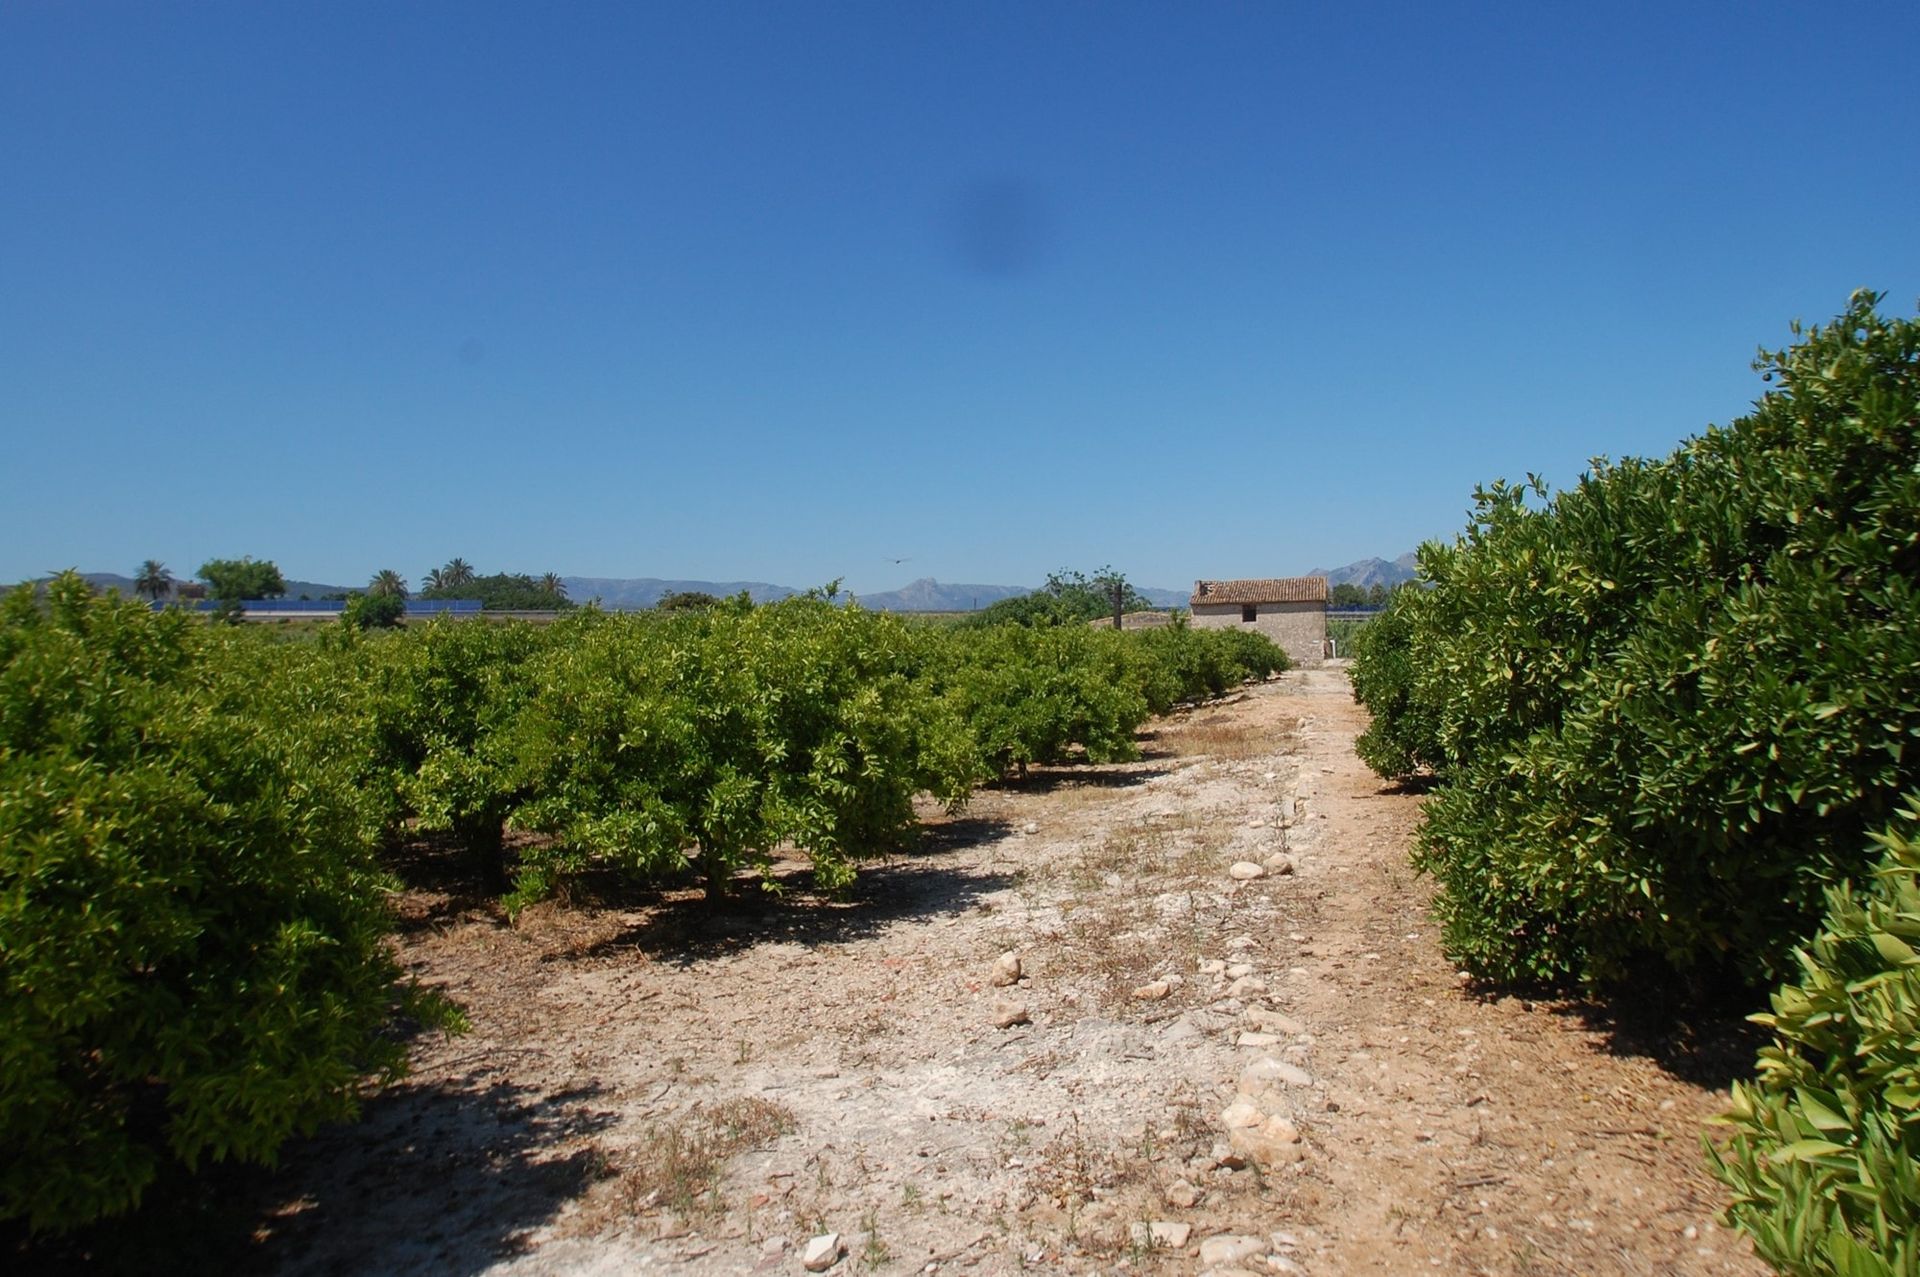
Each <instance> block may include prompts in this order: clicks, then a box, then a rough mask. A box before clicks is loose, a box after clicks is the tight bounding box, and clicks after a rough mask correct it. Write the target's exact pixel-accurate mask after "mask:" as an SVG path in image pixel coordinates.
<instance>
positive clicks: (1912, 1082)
mask: <svg viewBox="0 0 1920 1277" xmlns="http://www.w3.org/2000/svg"><path fill="white" fill-rule="evenodd" d="M1878 300H1879V299H1878V298H1877V297H1875V296H1873V295H1871V294H1859V295H1856V296H1855V298H1854V299H1853V301H1852V303H1851V304H1850V305H1849V307H1848V309H1847V311H1846V312H1845V313H1844V314H1843V315H1841V316H1840V317H1839V318H1838V319H1836V320H1835V321H1834V322H1833V323H1831V324H1829V325H1827V326H1825V327H1820V328H1815V329H1812V330H1811V331H1809V332H1806V333H1804V334H1803V335H1802V336H1801V339H1800V340H1799V342H1798V343H1797V344H1796V345H1794V346H1793V347H1792V348H1791V349H1789V350H1786V351H1782V352H1775V353H1767V354H1764V355H1763V356H1762V359H1761V361H1760V363H1759V365H1758V367H1759V368H1760V369H1761V370H1762V371H1763V372H1764V373H1765V376H1766V380H1767V381H1768V382H1770V383H1771V389H1769V391H1768V392H1767V393H1766V395H1765V396H1764V397H1763V398H1762V399H1761V401H1760V402H1759V404H1758V405H1757V406H1756V407H1755V409H1754V411H1753V412H1752V413H1751V414H1750V415H1748V416H1747V417H1744V418H1742V419H1741V420H1739V421H1736V422H1735V423H1733V424H1732V425H1731V426H1729V427H1727V428H1725V429H1713V430H1709V431H1708V432H1707V433H1706V434H1705V435H1703V436H1702V437H1700V438H1697V439H1693V440H1691V441H1689V442H1687V443H1686V444H1685V445H1683V446H1682V447H1681V448H1680V449H1679V450H1678V451H1676V452H1675V453H1673V454H1672V455H1671V456H1669V457H1667V458H1664V459H1661V460H1654V461H1647V460H1638V459H1628V460H1625V461H1621V462H1618V463H1596V464H1595V467H1594V469H1593V471H1592V472H1591V473H1590V474H1588V475H1586V476H1584V477H1583V478H1582V479H1581V480H1580V482H1579V483H1578V484H1577V485H1575V486H1574V487H1573V488H1571V489H1568V490H1565V491H1562V492H1558V493H1550V492H1548V491H1547V489H1546V488H1545V486H1544V485H1542V484H1540V483H1539V482H1538V481H1537V480H1529V482H1528V483H1527V484H1525V485H1510V484H1504V483H1501V484H1495V485H1493V486H1492V487H1490V488H1488V489H1485V490H1483V491H1481V492H1479V493H1477V494H1476V498H1475V499H1476V507H1477V508H1476V510H1475V513H1474V518H1473V522H1472V523H1471V525H1470V526H1469V527H1468V528H1467V529H1466V531H1465V533H1464V534H1463V535H1462V536H1461V537H1460V538H1459V539H1458V540H1456V541H1455V542H1454V543H1453V544H1452V545H1440V544H1433V545H1428V546H1425V547H1423V548H1422V549H1421V552H1420V571H1421V575H1422V577H1423V578H1424V580H1425V582H1426V583H1427V585H1428V586H1429V588H1426V589H1413V590H1402V591H1399V592H1397V593H1396V594H1395V595H1394V597H1393V601H1392V604H1391V605H1390V607H1389V608H1388V610H1387V611H1386V613H1385V614H1384V615H1383V616H1381V617H1380V618H1379V619H1377V620H1376V621H1374V622H1373V623H1372V624H1371V625H1369V626H1368V627H1367V628H1366V629H1365V630H1364V631H1363V632H1362V634H1361V635H1360V637H1359V640H1358V644H1357V646H1358V652H1357V662H1356V665H1355V668H1354V691H1355V695H1356V696H1358V697H1359V698H1360V699H1361V700H1363V701H1365V702H1366V704H1367V705H1368V707H1369V708H1370V709H1371V710H1372V711H1373V715H1374V721H1373V724H1372V726H1371V727H1370V728H1369V730H1368V731H1367V732H1366V734H1365V735H1364V736H1363V737H1362V738H1361V740H1360V751H1361V754H1362V757H1363V758H1365V759H1366V761H1367V762H1368V763H1369V764H1371V765H1372V766H1373V767H1374V768H1375V770H1377V771H1379V772H1380V773H1381V774H1383V775H1388V776H1397V775H1405V774H1409V773H1414V772H1427V773H1430V774H1431V775H1432V776H1433V777H1434V779H1435V780H1436V781H1437V786H1436V791H1435V793H1434V795H1433V797H1432V799H1431V800H1430V801H1429V802H1428V803H1427V805H1426V808H1425V811H1424V821H1423V827H1422V829H1421V831H1420V834H1419V842H1418V849H1417V855H1416V859H1417V863H1418V865H1419V866H1420V867H1421V868H1422V869H1424V870H1426V871H1427V872H1429V873H1432V874H1433V875H1434V876H1435V877H1436V878H1437V879H1438V882H1439V885H1440V893H1439V896H1438V902H1437V908H1438V911H1439V914H1440V917H1441V919H1442V922H1443V924H1444V929H1445V938H1446V943H1447V947H1448V950H1449V952H1450V953H1451V955H1452V956H1453V957H1454V958H1455V959H1456V960H1457V961H1459V962H1460V963H1462V964H1463V965H1465V966H1467V967H1469V968H1471V969H1472V970H1474V971H1476V972H1478V973H1479V974H1481V975H1483V976H1486V977H1489V978H1492V979H1495V980H1502V981H1536V980H1546V981H1555V980H1563V979H1573V980H1580V981H1585V982H1588V983H1593V984H1618V983H1625V984H1626V985H1627V986H1628V987H1629V988H1631V989H1636V990H1637V989H1639V988H1643V987H1660V986H1662V985H1666V984H1670V983H1672V982H1673V977H1674V975H1675V974H1676V973H1678V974H1680V975H1682V976H1689V977H1697V976H1699V975H1701V974H1703V973H1711V972H1716V971H1724V972H1731V973H1733V974H1735V975H1737V976H1739V977H1742V978H1744V979H1745V980H1747V981H1749V982H1751V983H1753V984H1756V985H1761V984H1773V983H1775V982H1778V981H1783V980H1784V981H1785V983H1784V984H1783V985H1782V987H1781V988H1780V990H1779V992H1778V993H1777V994H1776V995H1775V997H1774V1014H1773V1016H1772V1017H1770V1022H1771V1023H1772V1024H1773V1025H1774V1027H1775V1029H1776V1033H1777V1039H1776V1042H1775V1045H1774V1046H1773V1047H1771V1048H1769V1050H1768V1053H1767V1054H1766V1055H1764V1056H1763V1058H1762V1071H1761V1076H1760V1078H1759V1080H1758V1081H1757V1082H1756V1083H1755V1084H1754V1085H1753V1086H1752V1087H1750V1088H1743V1090H1742V1091H1741V1093H1740V1094H1739V1096H1738V1097H1737V1100H1738V1103H1737V1105H1736V1110H1735V1114H1734V1122H1735V1128H1736V1132H1737V1134H1736V1139H1735V1141H1734V1144H1733V1146H1732V1148H1731V1150H1730V1151H1729V1153H1728V1154H1727V1155H1726V1156H1725V1157H1724V1158H1722V1159H1718V1160H1717V1161H1716V1165H1717V1167H1718V1168H1719V1170H1720V1171H1721V1173H1722V1174H1723V1176H1724V1177H1726V1178H1727V1180H1728V1182H1729V1183H1730V1184H1731V1185H1732V1186H1733V1187H1734V1189H1735V1191H1736V1194H1737V1196H1736V1204H1735V1208H1734V1214H1735V1219H1736V1221H1737V1222H1738V1223H1739V1224H1740V1225H1741V1226H1742V1227H1744V1228H1746V1229H1747V1230H1748V1231H1749V1232H1750V1233H1751V1234H1752V1235H1753V1236H1754V1238H1755V1242H1756V1245H1757V1246H1758V1247H1759V1248H1760V1250H1761V1252H1762V1253H1763V1254H1765V1255H1766V1256H1767V1258H1769V1259H1770V1260H1772V1261H1773V1262H1775V1263H1776V1264H1779V1265H1781V1266H1782V1267H1783V1268H1785V1269H1787V1270H1788V1271H1791V1272H1821V1273H1827V1272H1834V1273H1847V1274H1857V1273H1894V1272H1900V1273H1908V1272H1913V1271H1915V1265H1916V1263H1920V1253H1917V1252H1916V1250H1915V1243H1914V1239H1915V1237H1916V1235H1920V1234H1917V1233H1916V1229H1920V1178H1917V1177H1916V1175H1915V1173H1914V1170H1913V1168H1914V1166H1915V1164H1916V1162H1915V1159H1916V1157H1920V1014H1917V1009H1920V956H1916V950H1917V948H1920V914H1916V913H1914V912H1913V907H1914V906H1913V901H1914V900H1915V898H1916V897H1915V895H1914V889H1913V875H1914V873H1915V871H1916V869H1920V856H1917V855H1916V849H1915V839H1914V829H1915V821H1916V815H1915V808H1914V805H1913V804H1914V803H1915V801H1916V799H1915V795H1916V794H1917V793H1920V321H1916V320H1900V319H1889V318H1886V317H1884V316H1882V315H1881V314H1879V313H1878V310H1877V304H1878ZM1847 883H1853V884H1861V885H1859V886H1858V887H1857V888H1856V887H1847V886H1845V885H1844V884H1847Z"/></svg>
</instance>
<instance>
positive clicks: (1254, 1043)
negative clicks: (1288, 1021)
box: [1233, 1033, 1281, 1050]
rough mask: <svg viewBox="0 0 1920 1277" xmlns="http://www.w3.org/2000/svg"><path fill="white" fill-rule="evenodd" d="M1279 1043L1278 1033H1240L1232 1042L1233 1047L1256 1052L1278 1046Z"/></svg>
mask: <svg viewBox="0 0 1920 1277" xmlns="http://www.w3.org/2000/svg"><path fill="white" fill-rule="evenodd" d="M1280 1042H1281V1037H1280V1035H1279V1034H1278V1033H1242V1034H1241V1035H1240V1036H1239V1037H1237V1038H1235V1039H1234V1040H1233V1044H1234V1045H1235V1046H1244V1047H1250V1048H1254V1049H1256V1050H1265V1049H1266V1048H1267V1047H1270V1046H1279V1045H1280Z"/></svg>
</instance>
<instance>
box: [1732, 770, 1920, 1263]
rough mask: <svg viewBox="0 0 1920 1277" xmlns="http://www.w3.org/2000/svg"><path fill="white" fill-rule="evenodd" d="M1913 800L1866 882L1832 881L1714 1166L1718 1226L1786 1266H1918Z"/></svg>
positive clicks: (1918, 961) (1919, 1103) (1918, 808)
mask: <svg viewBox="0 0 1920 1277" xmlns="http://www.w3.org/2000/svg"><path fill="white" fill-rule="evenodd" d="M1917 826H1920V800H1916V799H1915V798H1913V797H1909V798H1908V800H1907V803H1906V806H1905V807H1904V808H1903V809H1902V810H1901V811H1900V813H1899V814H1898V816H1897V818H1896V820H1895V823H1894V825H1893V827H1892V828H1890V829H1888V830H1887V831H1885V832H1883V833H1881V834H1879V835H1877V841H1878V842H1879V843H1880V844H1881V845H1882V846H1883V847H1884V849H1885V853H1884V856H1883V858H1882V859H1881V861H1880V863H1879V865H1878V867H1877V868H1876V870H1875V871H1874V874H1873V878H1872V880H1871V882H1870V883H1869V885H1868V886H1867V887H1866V888H1865V890H1863V891H1858V892H1856V891H1854V890H1853V889H1852V888H1851V887H1849V886H1847V885H1845V884H1843V885H1841V886H1839V887H1835V888H1831V889H1829V891H1828V892H1827V896H1826V899H1827V914H1826V919H1825V921H1824V922H1823V923H1822V925H1821V927H1820V930H1819V932H1818V934H1816V935H1815V936H1814V937H1813V939H1812V941H1811V942H1810V943H1808V944H1807V945H1805V946H1803V947H1802V948H1800V949H1798V950H1796V951H1795V958H1796V959H1797V961H1798V964H1799V967H1800V972H1801V973H1800V976H1799V978H1798V979H1797V980H1796V981H1794V982H1792V983H1790V984H1787V985H1786V986H1784V987H1783V988H1781V989H1780V990H1779V991H1778V992H1776V993H1775V994H1774V995H1773V1013H1772V1014H1771V1015H1758V1016H1755V1017H1753V1018H1754V1019H1755V1020H1757V1021H1759V1022H1760V1023H1762V1024H1765V1025H1767V1026H1769V1027H1770V1028H1771V1029H1772V1030H1773V1035H1774V1040H1773V1043H1772V1045H1770V1046H1768V1047H1766V1048H1765V1049H1764V1050H1762V1051H1761V1053H1760V1060H1759V1077H1758V1079H1757V1080H1756V1081H1754V1082H1753V1083H1751V1084H1748V1085H1742V1084H1738V1083H1736V1084H1735V1086H1734V1088H1733V1102H1732V1106H1731V1111H1730V1112H1728V1113H1727V1114H1726V1115H1725V1117H1723V1118H1722V1119H1721V1120H1722V1122H1723V1123H1725V1124H1726V1125H1728V1126H1731V1127H1732V1128H1733V1138H1732V1140H1731V1141H1729V1142H1728V1144H1727V1145H1726V1147H1725V1149H1724V1150H1720V1149H1716V1148H1714V1147H1713V1146H1712V1145H1711V1144H1709V1145H1708V1156H1709V1160H1710V1161H1711V1163H1712V1165H1713V1168H1714V1172H1715V1174H1717V1175H1718V1176H1719V1177H1720V1178H1721V1179H1722V1180H1724V1181H1725V1182H1726V1183H1727V1185H1728V1186H1729V1187H1731V1188H1732V1189H1733V1192H1734V1200H1733V1205H1732V1206H1731V1207H1730V1208H1729V1210H1728V1212H1727V1214H1728V1222H1730V1223H1732V1224H1733V1225H1735V1226H1736V1227H1738V1228H1740V1229H1741V1230H1742V1231H1744V1232H1745V1233H1747V1234H1748V1235H1749V1236H1750V1237H1752V1238H1753V1243H1754V1248H1755V1249H1756V1250H1757V1251H1759V1253H1760V1255H1761V1257H1762V1258H1764V1259H1766V1260H1767V1261H1768V1262H1769V1263H1771V1264H1773V1265H1774V1266H1775V1267H1777V1268H1779V1269H1780V1271H1781V1272H1783V1273H1791V1274H1808V1275H1812V1274H1821V1275H1828V1274H1831V1275H1832V1277H1855V1275H1856V1274H1857V1275H1860V1277H1869V1275H1870V1277H1915V1275H1916V1274H1920V956H1916V953H1915V947H1916V946H1920V827H1917Z"/></svg>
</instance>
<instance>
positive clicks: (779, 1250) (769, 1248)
mask: <svg viewBox="0 0 1920 1277" xmlns="http://www.w3.org/2000/svg"><path fill="white" fill-rule="evenodd" d="M791 1244H792V1243H791V1242H789V1241H788V1240H787V1239H786V1238H784V1237H769V1238H767V1240H765V1241H763V1242H761V1243H760V1253H761V1254H763V1255H784V1254H785V1253H786V1250H787V1247H788V1246H789V1245H791Z"/></svg>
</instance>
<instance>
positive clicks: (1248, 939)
mask: <svg viewBox="0 0 1920 1277" xmlns="http://www.w3.org/2000/svg"><path fill="white" fill-rule="evenodd" d="M1251 948H1253V937H1252V936H1235V937H1234V938H1233V939H1231V940H1229V941H1227V952H1228V953H1238V952H1240V950H1242V949H1251Z"/></svg>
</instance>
